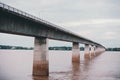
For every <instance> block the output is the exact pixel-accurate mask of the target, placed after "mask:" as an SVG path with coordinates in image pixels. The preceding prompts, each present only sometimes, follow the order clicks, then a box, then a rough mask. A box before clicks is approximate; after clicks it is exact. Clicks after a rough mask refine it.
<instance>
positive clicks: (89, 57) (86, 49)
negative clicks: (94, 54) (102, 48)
mask: <svg viewBox="0 0 120 80" xmlns="http://www.w3.org/2000/svg"><path fill="white" fill-rule="evenodd" d="M84 58H85V59H87V60H89V59H91V55H90V47H89V44H85V54H84Z"/></svg>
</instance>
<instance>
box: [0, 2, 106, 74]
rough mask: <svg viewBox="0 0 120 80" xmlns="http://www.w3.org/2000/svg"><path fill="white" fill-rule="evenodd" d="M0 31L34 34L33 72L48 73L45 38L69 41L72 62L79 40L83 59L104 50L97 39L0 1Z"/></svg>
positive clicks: (76, 60)
mask: <svg viewBox="0 0 120 80" xmlns="http://www.w3.org/2000/svg"><path fill="white" fill-rule="evenodd" d="M0 32H3V33H10V34H17V35H25V36H33V37H35V46H34V61H33V75H40V76H48V75H49V60H48V52H47V51H48V46H47V44H48V41H47V40H48V39H54V40H61V41H67V42H72V43H73V47H72V62H73V63H79V62H80V49H79V43H81V44H85V54H84V57H85V59H88V60H90V59H92V58H93V57H95V56H97V55H98V54H100V53H102V52H104V51H105V47H104V46H103V45H101V44H99V43H97V42H94V41H92V40H89V39H87V38H84V37H82V36H79V35H76V34H74V33H73V32H71V31H68V30H65V29H64V28H62V27H60V26H57V25H55V24H52V23H50V22H48V21H45V20H42V19H40V18H38V17H35V16H33V15H30V14H28V13H26V12H23V11H21V10H18V9H16V8H13V7H10V6H8V5H6V4H3V3H0Z"/></svg>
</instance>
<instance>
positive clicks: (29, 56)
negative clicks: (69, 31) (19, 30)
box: [0, 50, 120, 80]
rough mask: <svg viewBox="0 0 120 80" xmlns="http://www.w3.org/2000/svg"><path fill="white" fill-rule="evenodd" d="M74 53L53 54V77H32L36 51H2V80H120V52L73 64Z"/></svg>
mask: <svg viewBox="0 0 120 80" xmlns="http://www.w3.org/2000/svg"><path fill="white" fill-rule="evenodd" d="M71 53H72V52H71V51H49V77H39V76H32V65H33V51H32V50H0V80H120V52H105V53H102V54H101V55H99V56H97V57H96V58H94V59H92V60H91V61H85V60H84V58H83V52H81V54H80V55H81V56H80V57H81V58H80V60H81V61H80V64H72V62H71V56H72V54H71Z"/></svg>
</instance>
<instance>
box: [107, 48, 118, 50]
mask: <svg viewBox="0 0 120 80" xmlns="http://www.w3.org/2000/svg"><path fill="white" fill-rule="evenodd" d="M106 51H120V48H107V49H106Z"/></svg>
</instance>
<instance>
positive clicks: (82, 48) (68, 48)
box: [0, 45, 120, 51]
mask: <svg viewBox="0 0 120 80" xmlns="http://www.w3.org/2000/svg"><path fill="white" fill-rule="evenodd" d="M0 49H11V50H33V47H21V46H9V45H0ZM48 49H49V50H67V51H70V50H72V47H67V46H60V47H58V46H55V47H48ZM80 50H81V51H84V47H80ZM106 51H120V48H107V49H106Z"/></svg>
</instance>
